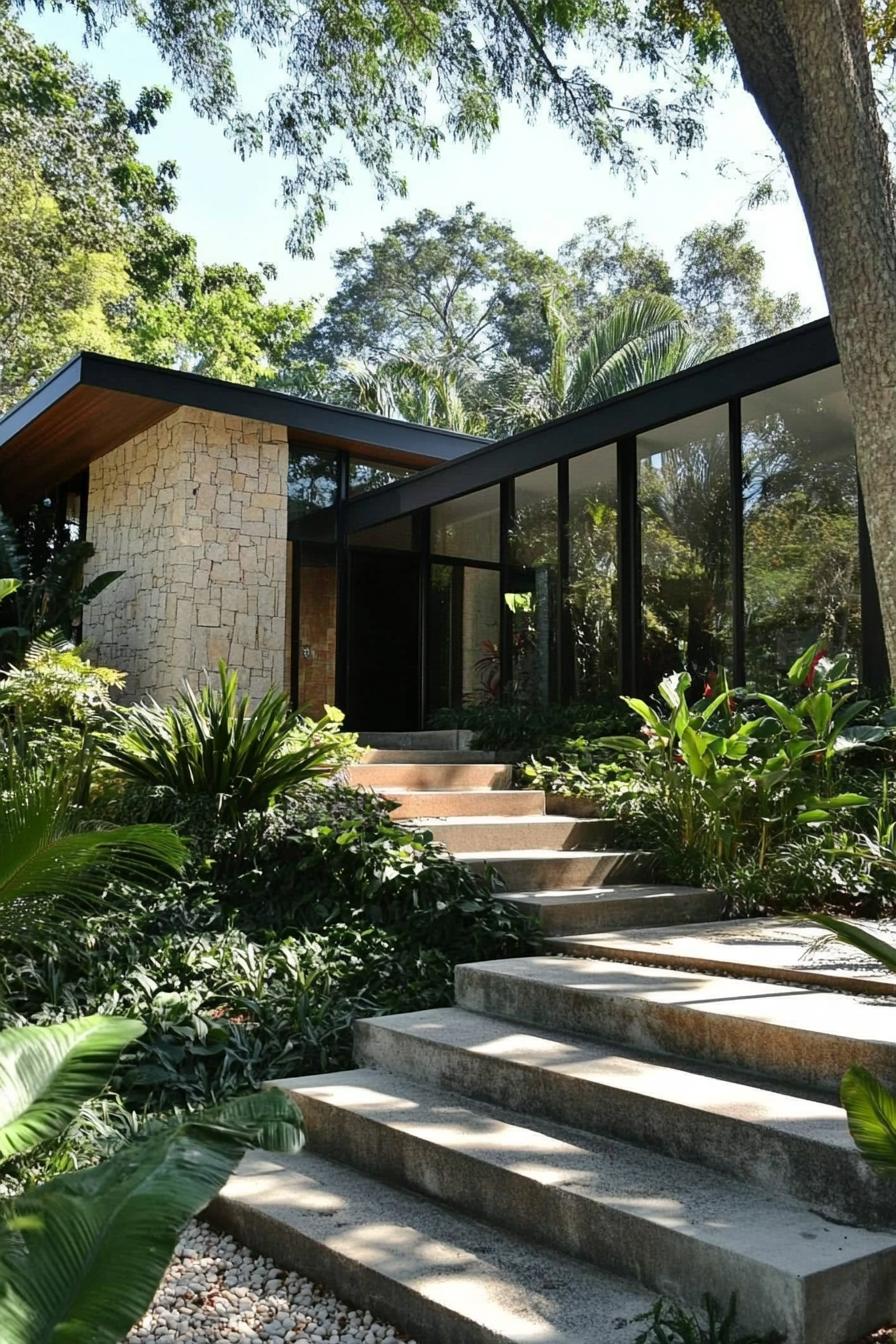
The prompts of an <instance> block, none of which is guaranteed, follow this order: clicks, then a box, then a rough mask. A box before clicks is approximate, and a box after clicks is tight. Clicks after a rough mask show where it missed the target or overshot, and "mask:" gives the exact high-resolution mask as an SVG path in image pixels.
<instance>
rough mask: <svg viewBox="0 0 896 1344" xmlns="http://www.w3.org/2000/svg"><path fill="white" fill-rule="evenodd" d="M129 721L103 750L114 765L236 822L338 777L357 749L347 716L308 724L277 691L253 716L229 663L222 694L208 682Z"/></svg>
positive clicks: (221, 669)
mask: <svg viewBox="0 0 896 1344" xmlns="http://www.w3.org/2000/svg"><path fill="white" fill-rule="evenodd" d="M122 720H123V731H122V734H121V736H120V737H119V738H118V740H117V741H113V742H110V743H108V744H107V745H105V746H104V748H103V759H104V760H105V761H106V762H107V763H109V764H111V765H114V766H116V767H117V768H118V769H119V770H120V771H121V772H122V774H123V775H124V776H125V777H126V778H127V779H131V780H134V781H136V782H138V783H141V784H150V785H157V786H164V787H165V788H168V789H170V790H171V791H172V792H173V793H174V794H176V795H177V797H178V798H179V799H189V798H195V797H205V798H210V799H214V800H215V803H216V805H217V807H218V808H219V809H220V810H221V811H222V812H224V813H226V814H227V815H229V816H231V817H233V816H237V815H238V814H240V813H242V812H246V811H249V810H251V809H253V808H266V807H268V806H269V805H270V804H271V802H272V801H273V800H274V799H275V798H278V797H279V796H280V795H281V794H283V793H287V792H289V791H291V790H293V789H295V788H296V787H297V786H298V785H299V784H301V783H303V782H304V781H305V780H307V779H310V778H313V777H314V776H316V775H325V774H332V773H334V771H335V770H337V769H338V768H339V767H340V766H341V765H343V764H344V763H346V762H347V761H348V760H349V759H350V758H351V753H352V749H353V747H354V741H355V740H354V738H352V737H350V736H348V735H347V734H343V733H342V732H341V731H340V729H339V725H340V723H341V721H342V715H341V714H340V713H339V711H337V710H333V709H328V710H327V712H326V713H325V715H324V717H323V718H322V719H320V720H319V721H317V722H315V721H312V720H308V719H304V718H302V716H301V715H300V714H297V713H295V712H294V711H293V710H291V709H290V707H289V700H288V697H287V696H286V695H285V694H283V692H281V691H278V690H276V689H275V688H273V687H272V688H271V689H270V690H269V691H267V692H266V693H265V695H263V696H262V698H261V700H260V701H259V702H258V704H257V705H256V706H255V707H254V709H253V707H252V704H251V701H250V699H249V697H248V696H240V695H239V689H238V684H237V674H236V673H235V672H233V671H230V670H228V668H227V665H226V663H223V662H222V663H220V664H219V666H218V684H217V686H215V685H213V684H212V682H211V681H210V680H208V681H206V683H205V684H204V685H203V686H202V688H201V689H200V690H199V691H198V692H196V691H195V690H194V689H193V687H192V686H190V685H189V684H185V685H184V687H183V690H181V691H180V692H179V693H178V694H177V696H176V697H175V699H174V701H173V703H172V704H171V705H167V706H164V707H163V706H161V705H159V704H157V703H156V701H155V700H150V701H149V702H148V703H147V704H142V705H136V706H134V707H133V708H131V709H128V710H126V711H122Z"/></svg>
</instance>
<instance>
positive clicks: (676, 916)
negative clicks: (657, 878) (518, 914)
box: [497, 883, 725, 960]
mask: <svg viewBox="0 0 896 1344" xmlns="http://www.w3.org/2000/svg"><path fill="white" fill-rule="evenodd" d="M497 896H498V899H500V900H502V901H508V902H509V903H510V904H511V905H514V906H516V907H517V909H519V910H522V911H523V912H524V913H528V914H532V915H534V916H536V917H537V919H538V921H539V923H540V925H541V927H542V929H543V930H544V932H545V934H548V935H563V934H566V935H571V934H581V935H588V936H589V937H595V938H596V937H598V934H597V930H604V929H635V928H638V927H641V926H644V925H649V926H655V925H656V924H657V923H664V924H672V923H673V922H676V921H677V923H679V924H687V923H696V922H697V921H699V920H706V919H720V918H721V916H722V911H723V907H724V903H725V898H724V897H723V896H722V894H721V892H718V891H712V890H710V889H709V888H707V887H664V886H651V885H647V884H638V883H632V884H629V885H627V886H619V887H582V888H580V889H579V890H577V891H576V890H573V891H506V892H498V893H497ZM670 932H671V930H670ZM623 936H624V935H623ZM581 942H582V944H583V950H582V951H581V952H574V953H573V955H574V956H583V957H585V956H591V955H595V956H599V955H602V953H597V952H595V953H593V954H592V953H591V952H587V951H585V950H584V946H589V947H590V946H591V943H590V942H588V941H587V938H585V937H583V938H582V939H581ZM551 945H552V949H553V948H554V947H555V946H556V949H557V950H558V951H560V950H565V949H566V948H567V947H573V946H578V943H577V942H576V940H575V939H573V940H570V939H569V938H566V939H561V940H560V941H557V940H556V939H555V938H554V937H551ZM594 945H595V946H600V945H601V944H597V943H596V944H594ZM608 945H609V944H608ZM626 960H627V958H626Z"/></svg>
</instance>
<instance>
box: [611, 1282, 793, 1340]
mask: <svg viewBox="0 0 896 1344" xmlns="http://www.w3.org/2000/svg"><path fill="white" fill-rule="evenodd" d="M636 1320H637V1321H643V1322H644V1323H645V1328H644V1330H643V1331H642V1333H641V1334H640V1335H638V1337H637V1339H636V1340H635V1344H784V1335H782V1334H779V1333H778V1332H777V1331H775V1330H772V1331H769V1332H768V1333H767V1334H764V1335H757V1334H753V1333H748V1334H744V1333H743V1332H742V1330H741V1328H740V1326H739V1325H738V1321H737V1297H736V1295H735V1294H733V1293H732V1295H731V1298H730V1299H729V1302H728V1306H727V1307H722V1306H721V1305H720V1303H719V1302H717V1301H716V1299H715V1298H714V1297H711V1296H710V1294H709V1293H707V1294H706V1295H705V1296H704V1298H703V1311H702V1313H697V1312H693V1311H690V1310H689V1309H688V1308H687V1307H682V1306H681V1305H679V1303H677V1302H672V1301H671V1300H670V1299H669V1298H666V1297H661V1298H660V1299H659V1300H658V1301H657V1302H655V1303H654V1305H653V1306H652V1307H651V1309H650V1311H647V1312H645V1313H644V1315H643V1316H639V1317H637V1318H636Z"/></svg>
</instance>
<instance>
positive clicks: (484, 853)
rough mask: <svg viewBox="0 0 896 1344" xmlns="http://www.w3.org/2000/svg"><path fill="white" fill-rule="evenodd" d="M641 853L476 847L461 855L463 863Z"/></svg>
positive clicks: (622, 856)
mask: <svg viewBox="0 0 896 1344" xmlns="http://www.w3.org/2000/svg"><path fill="white" fill-rule="evenodd" d="M551 820H553V819H552V818H551ZM642 855H644V856H645V857H646V855H645V853H644V851H643V850H640V849H476V850H467V851H465V852H464V854H463V855H461V857H462V858H463V861H464V863H500V861H501V860H502V859H508V860H510V859H512V860H521V859H634V858H640V857H642Z"/></svg>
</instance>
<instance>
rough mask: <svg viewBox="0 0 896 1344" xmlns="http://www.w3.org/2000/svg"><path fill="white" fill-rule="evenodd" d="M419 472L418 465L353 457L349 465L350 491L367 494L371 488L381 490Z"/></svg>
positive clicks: (353, 493) (355, 493) (350, 492)
mask: <svg viewBox="0 0 896 1344" xmlns="http://www.w3.org/2000/svg"><path fill="white" fill-rule="evenodd" d="M416 472H417V468H416V467H403V466H399V465H398V464H397V463H395V462H370V461H368V460H367V459H363V458H357V457H353V458H352V459H351V460H350V462H349V465H348V493H349V494H350V495H366V494H367V493H368V491H370V490H381V489H382V487H383V486H384V485H393V484H394V483H395V481H404V480H407V478H408V476H413V475H415V474H416Z"/></svg>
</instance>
